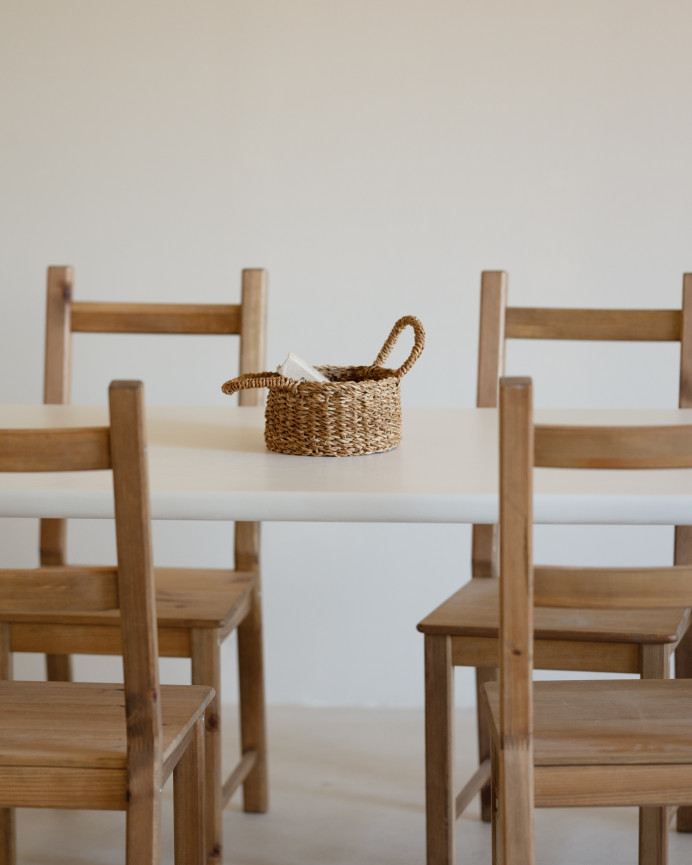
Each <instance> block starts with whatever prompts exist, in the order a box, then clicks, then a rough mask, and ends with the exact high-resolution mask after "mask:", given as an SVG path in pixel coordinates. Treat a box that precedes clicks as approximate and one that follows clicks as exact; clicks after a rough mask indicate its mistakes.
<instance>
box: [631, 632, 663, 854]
mask: <svg viewBox="0 0 692 865" xmlns="http://www.w3.org/2000/svg"><path fill="white" fill-rule="evenodd" d="M669 677H670V649H669V648H668V647H667V646H665V645H658V646H646V645H645V646H642V679H667V678H669ZM668 822H669V820H668V808H665V807H663V808H656V807H653V806H646V807H642V808H640V809H639V865H666V862H667V861H668Z"/></svg>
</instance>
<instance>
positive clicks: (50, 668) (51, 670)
mask: <svg viewBox="0 0 692 865" xmlns="http://www.w3.org/2000/svg"><path fill="white" fill-rule="evenodd" d="M46 678H47V679H48V681H49V682H71V681H72V657H71V656H70V655H46Z"/></svg>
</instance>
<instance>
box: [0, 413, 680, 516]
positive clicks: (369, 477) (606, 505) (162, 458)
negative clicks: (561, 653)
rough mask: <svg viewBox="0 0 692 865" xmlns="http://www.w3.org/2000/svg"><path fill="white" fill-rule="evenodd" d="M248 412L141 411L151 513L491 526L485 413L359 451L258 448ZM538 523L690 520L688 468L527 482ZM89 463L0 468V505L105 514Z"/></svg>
mask: <svg viewBox="0 0 692 865" xmlns="http://www.w3.org/2000/svg"><path fill="white" fill-rule="evenodd" d="M537 420H538V421H540V422H548V423H623V424H661V423H692V410H687V411H677V410H673V411H610V412H608V411H598V410H594V411H583V410H582V411H574V410H572V411H566V410H565V411H550V412H547V411H543V412H541V411H539V412H537ZM106 422H107V413H106V410H105V409H104V408H97V407H75V406H28V405H15V406H9V405H0V427H14V428H21V427H32V426H33V427H53V426H82V425H86V426H93V425H98V424H103V423H106ZM263 429H264V417H263V411H262V410H261V409H254V408H237V407H230V406H229V407H222V406H219V407H214V408H156V407H151V408H149V409H148V411H147V435H148V441H149V464H150V485H151V498H152V515H153V517H154V518H155V519H183V520H238V519H240V520H262V521H267V520H305V521H333V522H431V523H437V522H455V523H472V522H476V523H479V522H487V523H491V522H495V521H496V520H497V415H496V412H495V411H494V410H492V409H408V410H405V411H404V422H403V442H402V444H401V446H400V447H399V448H398V449H397V450H395V451H391V452H389V453H385V454H373V455H370V456H361V457H337V458H333V457H296V456H286V455H284V454H275V453H270V452H268V451H267V450H266V448H265V446H264V441H263ZM534 510H535V518H536V521H537V522H543V523H592V522H593V523H615V524H618V523H622V524H625V523H651V524H692V470H685V471H678V470H661V471H656V472H632V471H591V472H575V471H555V470H545V469H541V470H538V471H537V472H536V479H535V505H534ZM112 513H113V506H112V499H111V493H110V488H109V476H108V475H107V473H102V472H82V473H71V474H69V475H63V474H61V475H49V474H43V473H41V474H36V475H28V474H23V473H22V474H3V475H0V515H3V516H21V517H33V516H55V517H63V516H72V517H109V516H112Z"/></svg>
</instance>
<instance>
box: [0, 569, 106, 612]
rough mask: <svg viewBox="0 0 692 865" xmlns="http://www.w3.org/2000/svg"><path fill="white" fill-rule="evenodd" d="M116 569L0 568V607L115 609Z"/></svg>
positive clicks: (7, 609)
mask: <svg viewBox="0 0 692 865" xmlns="http://www.w3.org/2000/svg"><path fill="white" fill-rule="evenodd" d="M119 603H120V600H119V596H118V572H117V570H116V569H115V568H99V569H88V570H87V569H82V568H37V569H36V570H34V571H29V572H27V571H17V570H0V610H2V615H3V616H5V615H6V613H9V612H17V611H19V612H23V613H25V614H28V615H31V613H32V611H44V612H52V613H63V612H65V611H71V610H73V609H75V608H76V609H84V610H116V609H117V608H118V606H119Z"/></svg>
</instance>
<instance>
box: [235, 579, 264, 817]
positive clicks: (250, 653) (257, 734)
mask: <svg viewBox="0 0 692 865" xmlns="http://www.w3.org/2000/svg"><path fill="white" fill-rule="evenodd" d="M238 684H239V690H240V745H241V751H242V753H243V754H246V753H247V752H248V751H254V752H255V754H256V760H255V765H254V766H253V768H252V771H251V772H250V773H249V774H248V776H247V778H246V779H245V781H244V783H243V809H244V810H245V811H251V812H256V813H264V812H265V811H266V810H267V808H268V807H269V801H268V799H269V792H268V786H269V785H268V781H267V732H266V717H265V706H264V659H263V652H262V606H261V589H260V584H259V577H258V582H257V583H256V585H255V588H254V590H253V598H252V607H251V608H250V612H249V613H248V614H247V616H246V617H245V619H244V620H243V621H242V622H241V624H240V625H239V627H238Z"/></svg>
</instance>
